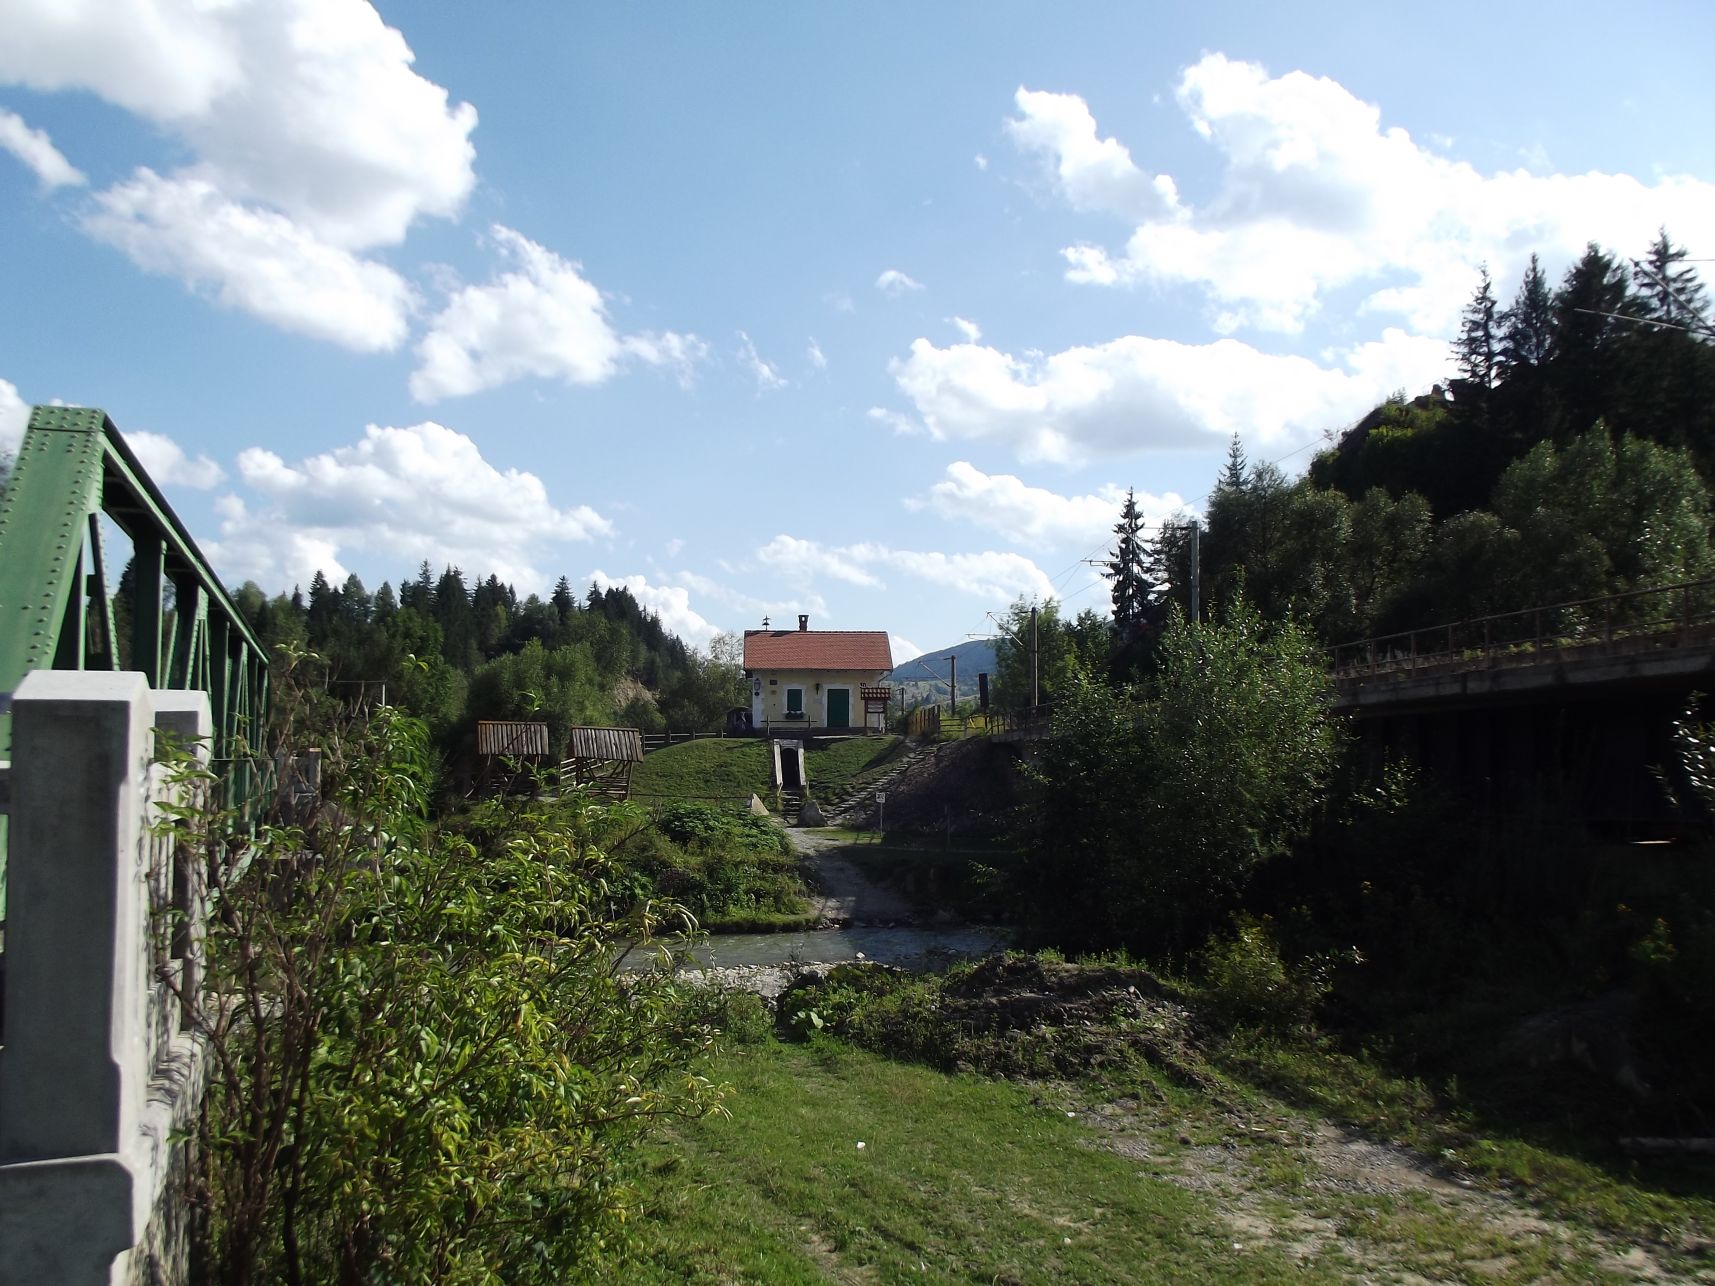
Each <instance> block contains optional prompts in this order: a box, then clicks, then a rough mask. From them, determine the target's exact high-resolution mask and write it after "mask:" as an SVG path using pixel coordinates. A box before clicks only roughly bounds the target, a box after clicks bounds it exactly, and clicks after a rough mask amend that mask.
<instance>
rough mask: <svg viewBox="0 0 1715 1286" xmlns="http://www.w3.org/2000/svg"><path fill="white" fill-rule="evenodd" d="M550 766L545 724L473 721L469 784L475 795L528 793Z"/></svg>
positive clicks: (498, 720) (514, 721)
mask: <svg viewBox="0 0 1715 1286" xmlns="http://www.w3.org/2000/svg"><path fill="white" fill-rule="evenodd" d="M552 762H553V759H552V757H551V756H550V754H549V752H548V725H547V724H545V723H525V722H522V721H520V720H514V719H478V720H477V723H476V764H475V780H474V781H473V783H472V785H473V787H474V789H475V792H476V793H478V794H488V793H490V792H493V791H501V792H503V793H506V794H517V793H520V792H524V793H531V792H533V791H534V789H535V785H534V784H535V782H536V780H537V778H538V776H539V774H540V773H541V771H542V770H543V769H544V768H546V767H547V766H548V765H549V764H551V763H552Z"/></svg>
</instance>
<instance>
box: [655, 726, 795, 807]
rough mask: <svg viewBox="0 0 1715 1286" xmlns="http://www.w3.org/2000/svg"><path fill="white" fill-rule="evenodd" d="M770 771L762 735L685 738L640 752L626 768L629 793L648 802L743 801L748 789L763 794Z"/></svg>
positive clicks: (762, 795)
mask: <svg viewBox="0 0 1715 1286" xmlns="http://www.w3.org/2000/svg"><path fill="white" fill-rule="evenodd" d="M770 771H771V770H770V767H769V756H768V743H767V742H765V741H762V740H759V739H752V738H748V737H745V738H733V739H731V740H726V739H720V738H712V737H711V738H708V739H706V740H702V741H685V742H681V743H680V744H678V745H676V746H666V747H663V748H662V749H660V750H657V751H655V752H654V753H652V754H647V755H644V756H643V762H642V763H640V764H638V765H637V767H636V768H635V769H633V770H632V773H631V797H632V798H633V799H634V800H636V801H637V802H638V803H640V804H649V805H654V804H662V803H667V802H669V801H671V800H675V799H695V800H703V801H706V802H709V803H719V802H722V801H727V802H731V803H738V804H742V803H744V802H745V801H747V800H748V799H749V798H750V797H751V795H752V794H756V795H760V796H761V797H762V798H764V799H767V797H768V794H769V791H770V787H769V784H768V779H769V775H770Z"/></svg>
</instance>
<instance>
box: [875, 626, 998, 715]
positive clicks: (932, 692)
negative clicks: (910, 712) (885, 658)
mask: <svg viewBox="0 0 1715 1286" xmlns="http://www.w3.org/2000/svg"><path fill="white" fill-rule="evenodd" d="M950 656H952V657H957V658H958V670H959V696H960V697H961V698H966V697H975V696H976V695H977V675H979V674H987V675H988V676H989V682H990V683H993V682H994V676H995V664H994V643H993V642H992V641H990V640H989V639H971V640H969V641H968V642H965V643H955V644H954V645H953V646H952V647H937V648H930V649H929V650H928V651H927V652H925V653H924V654H923V655H922V656H920V657H917V658H916V659H915V660H911V661H907V662H905V664H903V665H896V666H894V667H893V669H892V670H891V671H890V672H889V673H888V676H887V681H888V682H889V683H890V684H892V685H893V686H894V687H896V688H904V689H905V693H906V704H907V705H917V704H921V703H923V702H928V701H945V700H946V699H947V672H948V671H949V670H951V669H952V668H953V667H952V666H951V665H949V664H948V663H947V658H948V657H950Z"/></svg>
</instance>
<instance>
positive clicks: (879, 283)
mask: <svg viewBox="0 0 1715 1286" xmlns="http://www.w3.org/2000/svg"><path fill="white" fill-rule="evenodd" d="M875 288H876V289H877V290H879V291H880V292H881V293H882V294H884V295H887V296H888V297H890V298H892V299H897V298H899V296H901V295H906V294H910V293H911V292H912V291H914V290H922V289H923V283H922V282H920V281H918V280H917V279H916V278H914V277H912V276H910V275H908V274H906V273H903V272H901V271H899V269H897V268H888V269H887V270H886V271H884V272H883V273H882V274H881V276H879V277H877V278H876V279H875Z"/></svg>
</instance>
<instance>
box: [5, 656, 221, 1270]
mask: <svg viewBox="0 0 1715 1286" xmlns="http://www.w3.org/2000/svg"><path fill="white" fill-rule="evenodd" d="M12 716H13V742H12V764H11V782H12V791H11V804H10V828H11V829H10V844H9V848H10V853H9V861H8V867H9V869H8V899H9V906H8V926H7V934H8V940H7V943H6V996H5V1000H6V1005H5V1031H4V1033H3V1039H4V1041H5V1044H4V1047H3V1048H0V1286H9V1284H11V1283H19V1284H22V1283H26V1282H28V1283H41V1282H54V1283H65V1284H66V1286H83V1284H84V1283H89V1284H92V1286H93V1284H94V1283H109V1284H111V1283H125V1284H127V1286H129V1284H130V1283H144V1282H149V1283H160V1282H165V1283H174V1282H182V1281H184V1280H185V1279H186V1276H187V1274H188V1263H187V1253H188V1241H187V1239H186V1235H185V1234H186V1232H187V1229H188V1218H187V1215H188V1212H187V1207H186V1205H185V1203H184V1199H183V1197H184V1194H183V1192H182V1190H181V1187H182V1179H183V1175H184V1167H185V1165H186V1164H187V1158H186V1145H185V1143H184V1142H183V1139H182V1137H181V1132H182V1131H184V1129H185V1128H186V1127H187V1126H188V1124H189V1123H190V1122H191V1121H192V1120H193V1119H194V1114H195V1111H196V1108H197V1106H198V1104H199V1103H200V1101H201V1097H202V1090H203V1085H204V1078H205V1074H206V1059H205V1057H204V1052H203V1050H202V1048H201V1042H200V1040H199V1039H198V1038H196V1037H195V1036H193V1035H192V1034H191V1033H189V1032H187V1031H184V1030H181V1028H182V1025H183V1024H182V1019H181V1016H180V1009H179V1006H178V1004H177V1003H176V1001H175V999H174V997H173V995H172V993H171V991H170V989H169V988H168V987H167V986H166V985H165V983H164V982H163V981H162V975H163V974H164V973H169V972H178V973H179V975H180V976H181V977H184V978H185V979H186V980H187V981H188V982H190V983H191V985H195V973H194V970H195V961H196V955H197V950H198V946H199V944H200V938H199V937H198V935H196V934H195V933H189V934H187V933H184V932H175V926H174V919H175V918H176V919H179V920H181V921H182V922H183V923H185V924H189V925H192V926H195V925H197V924H198V923H199V921H200V918H201V916H200V911H201V905H200V901H201V899H200V881H198V880H197V879H196V878H195V877H194V873H193V872H192V871H191V870H190V867H191V866H192V865H194V863H191V862H189V861H188V860H187V862H186V864H185V866H184V867H183V868H181V869H180V870H178V871H177V872H175V869H174V857H175V855H174V854H173V853H172V852H171V851H170V847H169V846H168V845H167V844H166V843H165V842H164V841H162V840H160V839H158V838H157V837H155V836H154V835H152V834H151V830H150V827H151V823H152V822H153V821H154V820H155V817H156V810H157V808H158V807H159V804H160V802H161V801H162V799H163V798H164V792H165V791H166V789H167V788H168V787H167V783H166V769H165V768H164V766H163V765H161V764H159V763H157V762H155V760H156V744H155V741H156V738H155V729H156V728H157V727H169V728H171V729H172V730H173V731H174V732H175V733H176V734H177V735H179V736H180V737H187V738H203V740H202V741H200V742H198V743H196V744H197V745H198V746H200V751H199V752H198V753H200V754H201V755H203V756H205V757H206V755H207V754H208V750H207V740H206V739H207V738H208V736H209V734H210V733H211V732H212V730H213V721H212V718H211V712H210V709H209V702H208V698H207V696H206V695H204V694H202V693H200V692H170V693H168V692H159V693H152V692H151V691H150V690H149V687H148V684H147V681H146V680H145V679H144V677H143V676H142V675H141V674H133V673H114V672H86V671H52V670H37V671H33V672H31V673H30V674H28V675H27V676H26V677H25V678H24V680H23V682H22V683H21V684H20V685H19V687H18V690H17V693H16V695H15V697H14V699H13V703H12ZM175 875H176V876H177V878H175ZM175 903H177V905H176V906H175ZM169 911H177V912H178V916H177V917H172V916H169V914H168V913H169Z"/></svg>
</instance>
